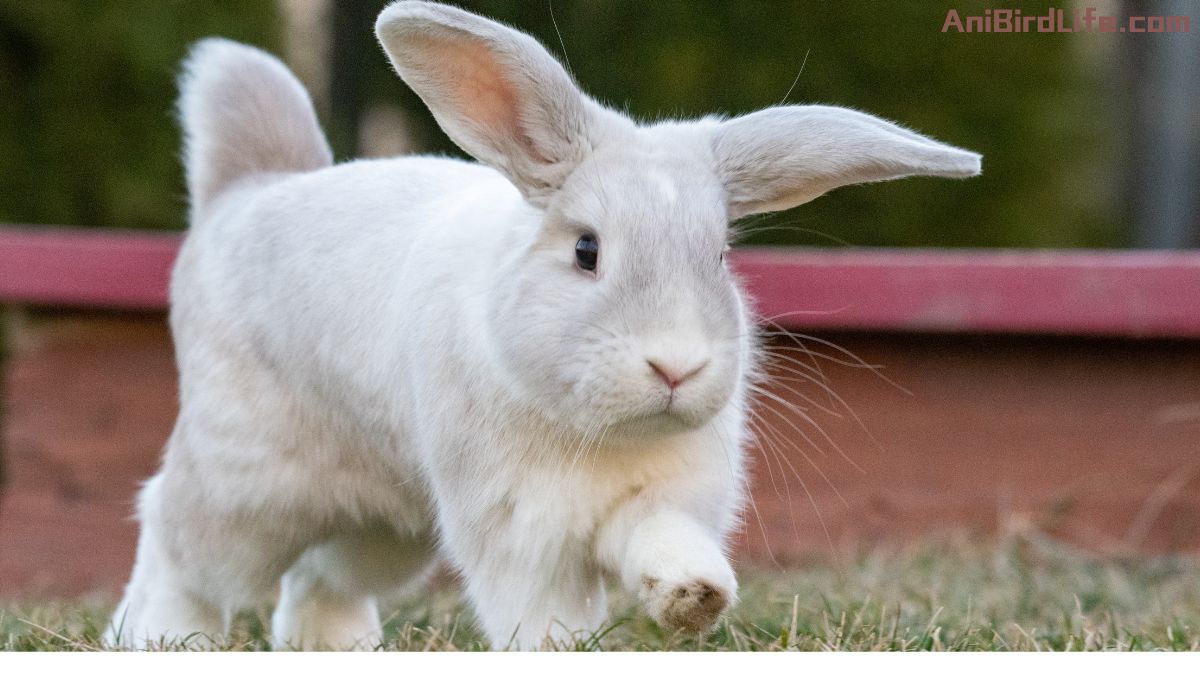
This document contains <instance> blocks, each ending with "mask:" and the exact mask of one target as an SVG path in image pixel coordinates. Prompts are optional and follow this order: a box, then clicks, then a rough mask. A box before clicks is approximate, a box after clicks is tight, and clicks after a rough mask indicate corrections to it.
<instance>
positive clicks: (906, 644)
mask: <svg viewBox="0 0 1200 675" xmlns="http://www.w3.org/2000/svg"><path fill="white" fill-rule="evenodd" d="M741 583H742V592H741V602H740V604H739V605H738V606H737V607H736V608H735V609H734V610H733V611H732V612H730V613H729V615H728V617H727V618H726V619H725V620H723V621H722V622H721V624H720V626H719V628H718V630H717V631H716V632H715V633H713V634H712V635H710V636H708V637H705V638H703V639H697V638H693V637H687V636H682V635H671V634H667V633H664V632H663V631H661V630H659V629H658V628H657V627H656V626H655V625H654V624H653V623H652V622H651V621H650V620H649V619H647V618H646V617H645V616H644V615H642V614H640V613H638V612H636V611H634V609H633V607H632V605H631V603H630V602H629V601H628V599H626V598H623V597H621V596H617V597H615V598H614V601H613V613H612V617H613V623H612V624H611V625H610V626H608V627H606V628H605V630H603V631H601V633H599V634H597V635H593V636H587V637H584V638H581V639H579V640H578V641H577V642H575V643H572V644H565V645H562V646H561V648H563V649H570V650H664V649H669V650H720V651H726V650H772V651H775V650H894V651H913V650H968V651H1009V650H1071V651H1076V650H1200V560H1198V559H1197V558H1195V557H1161V558H1156V559H1150V560H1112V559H1108V560H1102V559H1096V558H1093V557H1091V556H1089V555H1087V554H1085V553H1082V552H1078V551H1074V550H1071V549H1069V548H1066V547H1063V546H1061V545H1059V544H1056V543H1053V542H1051V541H1049V540H1044V539H1033V538H1014V539H1010V540H1008V541H1002V542H992V543H986V544H984V543H980V542H978V541H969V540H967V539H965V538H956V537H946V538H941V539H938V540H936V541H926V542H924V543H921V544H919V545H911V546H907V547H903V548H891V549H887V550H884V549H878V550H874V551H871V552H869V553H865V554H863V555H859V556H856V557H853V558H851V559H849V560H845V561H842V562H840V563H838V564H834V563H831V562H829V561H824V562H811V563H808V564H801V565H797V566H794V567H790V568H788V569H780V568H759V569H744V570H742V572H741ZM110 608H111V604H110V603H108V602H105V601H100V600H84V601H77V602H61V601H51V602H40V603H24V604H22V603H7V604H0V649H4V650H93V649H99V648H100V642H99V635H100V631H101V627H102V626H103V624H104V622H105V621H106V620H107V616H108V612H109V611H110ZM264 615H265V610H264ZM264 615H259V614H255V613H246V614H244V615H242V616H240V617H239V618H238V620H237V622H236V625H235V628H234V631H233V634H232V635H231V636H230V637H229V638H228V639H223V640H222V641H221V643H220V645H219V646H220V648H222V649H230V650H265V649H270V645H269V644H268V642H267V640H266V639H265V638H264V630H263V620H262V617H263V616H264ZM385 632H386V638H387V639H386V643H385V644H384V645H383V648H385V649H389V650H479V649H484V648H486V644H484V643H483V641H482V638H481V637H480V634H479V632H478V631H477V630H476V629H475V628H474V626H473V625H472V620H471V612H470V610H469V609H468V608H467V607H466V606H465V605H464V604H462V602H461V601H460V599H459V596H458V593H457V590H456V589H455V588H453V587H452V584H451V585H447V587H446V588H443V589H441V590H438V591H436V592H433V593H431V594H429V595H427V596H425V597H423V598H421V599H420V600H418V601H413V602H410V603H408V604H403V605H400V606H398V607H396V608H395V610H394V611H390V612H389V613H388V615H387V621H386V627H385ZM164 648H169V649H204V648H211V643H210V642H208V640H207V639H206V638H202V637H198V638H193V639H191V640H188V641H186V642H185V643H183V644H173V645H164Z"/></svg>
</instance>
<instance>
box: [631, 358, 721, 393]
mask: <svg viewBox="0 0 1200 675" xmlns="http://www.w3.org/2000/svg"><path fill="white" fill-rule="evenodd" d="M646 363H648V364H650V369H651V370H653V371H654V374H656V375H658V377H659V379H661V380H662V381H663V382H665V383H666V384H667V386H668V387H670V388H671V390H672V391H674V390H675V389H678V388H679V385H681V384H683V383H684V382H685V381H687V380H689V379H691V378H692V377H694V376H695V375H696V374H697V373H699V372H700V371H702V370H704V368H705V366H707V365H708V359H705V360H704V361H703V362H701V363H699V364H680V363H667V362H666V361H662V360H654V359H646Z"/></svg>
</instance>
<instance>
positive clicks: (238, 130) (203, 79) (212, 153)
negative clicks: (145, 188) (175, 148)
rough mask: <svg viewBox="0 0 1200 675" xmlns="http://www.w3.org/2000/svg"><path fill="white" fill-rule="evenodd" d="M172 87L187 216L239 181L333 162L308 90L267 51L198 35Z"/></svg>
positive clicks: (193, 215) (201, 208)
mask: <svg viewBox="0 0 1200 675" xmlns="http://www.w3.org/2000/svg"><path fill="white" fill-rule="evenodd" d="M179 88H180V96H179V116H180V121H181V124H182V126H183V145H184V149H183V157H184V160H183V163H184V173H185V175H186V178H187V188H188V196H189V202H190V204H191V209H192V222H197V220H198V218H199V215H200V214H201V213H202V212H203V211H204V209H205V208H206V207H207V205H208V204H209V203H210V202H211V201H212V200H213V199H214V198H215V197H216V196H217V195H219V194H220V193H221V192H222V191H223V190H225V189H226V188H228V187H229V186H230V185H231V184H233V183H235V182H237V181H238V180H240V179H243V178H246V177H249V176H252V175H255V174H265V173H295V172H302V171H312V170H314V169H320V168H322V167H326V166H329V165H330V164H332V163H333V153H332V152H331V151H330V149H329V143H328V142H327V141H326V140H325V135H324V134H323V133H322V132H321V127H320V125H319V124H318V123H317V115H316V111H314V110H313V104H312V99H310V98H309V96H308V92H307V91H305V89H304V86H303V85H302V84H300V81H299V80H297V79H296V76H295V75H293V74H292V73H291V71H290V70H288V68H287V66H285V65H283V63H281V62H280V61H279V60H278V59H276V58H275V57H273V56H271V55H269V54H267V53H266V52H263V51H261V50H259V49H255V48H254V47H249V46H246V45H243V44H239V43H237V42H232V41H229V40H224V39H220V38H208V39H206V40H201V41H200V42H197V43H196V44H195V45H194V46H193V47H192V50H191V53H190V54H189V55H188V58H187V60H186V61H185V62H184V66H183V74H182V76H181V77H180V81H179Z"/></svg>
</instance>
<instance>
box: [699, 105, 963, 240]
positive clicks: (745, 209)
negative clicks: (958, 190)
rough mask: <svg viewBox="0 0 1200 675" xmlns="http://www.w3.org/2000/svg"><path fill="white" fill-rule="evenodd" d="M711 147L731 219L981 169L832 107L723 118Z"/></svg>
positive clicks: (950, 150) (921, 139)
mask: <svg viewBox="0 0 1200 675" xmlns="http://www.w3.org/2000/svg"><path fill="white" fill-rule="evenodd" d="M713 150H714V154H715V156H716V162H717V172H718V176H719V177H720V178H721V180H722V181H723V182H724V184H725V189H726V192H727V193H728V198H729V211H730V218H731V219H737V218H740V217H742V216H747V215H750V214H752V213H762V212H766V211H780V210H782V209H787V208H791V207H793V206H798V205H800V204H803V203H805V202H808V201H811V200H813V199H816V198H817V197H819V196H821V195H822V194H824V193H826V192H828V191H830V190H832V189H834V188H837V187H841V186H843V185H850V184H852V183H869V182H874V181H883V180H892V179H893V178H903V177H905V176H946V177H950V178H966V177H969V176H975V175H978V174H979V172H980V156H979V155H977V154H975V153H973V152H968V151H966V150H961V149H959V148H955V147H953V146H950V145H945V144H944V143H939V142H937V141H935V140H933V139H930V138H926V137H925V136H922V135H920V134H917V133H914V132H912V131H909V130H907V129H904V128H903V127H900V126H897V125H895V124H892V123H891V122H887V121H885V120H882V119H879V118H878V117H873V116H871V115H867V114H864V113H860V112H858V111H855V110H850V109H847V108H838V107H833V106H817V105H813V106H782V107H775V108H768V109H766V110H761V111H759V112H756V113H752V114H749V115H746V116H744V117H738V118H736V119H733V120H729V121H727V122H723V123H721V124H720V125H718V126H717V128H716V131H715V136H714V137H713Z"/></svg>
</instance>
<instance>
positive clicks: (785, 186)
mask: <svg viewBox="0 0 1200 675" xmlns="http://www.w3.org/2000/svg"><path fill="white" fill-rule="evenodd" d="M376 32H377V35H378V37H379V40H380V42H381V43H382V45H383V47H384V49H385V51H386V52H387V53H388V55H389V57H390V59H391V61H392V64H393V66H394V67H395V69H396V71H397V72H398V73H399V75H400V77H401V78H403V79H404V81H405V82H406V83H408V85H409V86H411V87H412V88H413V90H415V91H416V93H417V94H418V95H419V96H420V97H421V98H422V100H423V101H424V102H425V103H426V104H427V105H428V107H429V109H430V110H431V111H432V113H433V115H434V117H435V118H436V119H437V121H438V123H439V124H440V125H441V127H442V129H443V130H445V132H446V133H447V134H448V135H449V136H450V138H451V139H452V140H454V142H455V143H457V144H458V145H459V146H460V147H461V148H462V149H463V150H465V151H466V152H467V153H469V154H470V155H472V156H473V157H475V158H476V159H478V160H479V161H480V162H482V163H484V164H486V165H489V166H491V167H492V168H494V169H496V170H497V171H499V172H500V173H501V174H503V175H504V176H505V177H507V178H508V180H509V181H511V182H512V184H513V185H514V186H515V187H516V188H517V189H518V190H519V191H520V193H521V195H522V196H523V197H524V200H525V202H526V203H527V206H528V209H527V213H528V217H527V218H522V219H520V222H515V223H514V222H497V223H496V227H498V228H506V229H507V230H510V231H511V236H510V237H507V238H506V241H509V242H510V243H511V245H512V250H511V251H504V252H497V253H498V255H497V260H498V261H499V262H497V263H496V264H495V284H494V285H493V287H492V288H491V290H490V292H491V294H492V296H491V297H490V298H489V299H488V302H489V308H490V309H489V312H490V323H491V325H489V326H487V327H486V333H487V337H486V339H488V340H490V341H491V343H492V344H491V348H492V349H493V352H494V354H495V356H496V357H497V359H498V360H499V361H500V362H501V363H502V364H503V368H504V370H505V372H506V374H508V375H509V376H510V378H509V379H510V380H511V387H512V389H513V393H514V396H517V397H518V398H519V399H520V400H521V401H522V402H524V403H528V404H530V405H531V406H533V407H535V408H536V409H538V410H544V411H549V412H550V413H551V414H552V415H553V417H554V418H555V419H558V420H566V421H569V423H570V424H571V425H572V426H574V427H575V428H576V429H579V430H581V431H588V432H593V433H594V432H596V431H598V430H599V429H602V428H603V429H605V430H611V429H617V430H618V432H617V433H618V435H619V433H620V431H619V430H621V429H625V430H632V431H636V432H637V433H639V434H645V433H647V432H653V431H664V432H670V431H678V430H682V429H687V428H691V427H695V426H697V425H700V424H703V423H704V422H706V421H707V420H709V419H710V418H711V417H712V416H713V415H714V414H716V413H717V412H718V411H720V410H721V409H722V407H724V406H725V405H727V404H728V402H729V401H730V400H731V397H734V396H735V395H737V394H739V392H740V391H741V390H742V383H743V382H744V381H745V378H746V376H747V375H748V373H749V371H750V369H751V367H752V363H753V358H752V349H753V332H754V331H753V321H752V318H751V315H750V311H749V309H748V306H747V301H746V299H745V298H744V297H743V296H742V293H741V291H740V290H739V287H738V284H737V280H736V278H735V277H734V275H733V274H732V273H731V271H730V270H729V268H728V266H727V263H726V260H725V251H726V249H727V241H728V231H729V223H730V222H731V221H732V220H735V219H737V218H740V217H742V216H746V215H749V214H753V213H760V212H766V211H774V210H780V209H786V208H789V207H792V206H796V205H798V204H802V203H804V202H806V201H809V200H811V199H814V198H816V197H817V196H819V195H821V194H822V193H824V192H826V191H828V190H831V189H833V188H836V187H839V186H842V185H847V184H851V183H859V182H867V181H880V180H888V179H893V178H899V177H903V176H909V175H938V176H951V177H966V176H971V175H975V174H977V173H978V172H979V167H980V158H979V156H978V155H976V154H974V153H970V152H967V151H964V150H960V149H957V148H954V147H951V146H948V145H944V144H941V143H938V142H936V141H933V140H931V139H929V138H926V137H924V136H921V135H919V134H916V133H913V132H911V131H908V130H906V129H903V128H901V127H899V126H896V125H894V124H891V123H889V122H886V121H883V120H880V119H878V118H875V117H872V116H870V115H866V114H863V113H859V112H855V111H852V110H847V109H844V108H836V107H829V106H784V107H775V108H770V109H767V110H763V111H760V112H757V113H754V114H751V115H747V116H744V117H739V118H735V119H731V120H721V119H718V118H705V119H702V120H697V121H691V122H677V121H670V122H662V123H655V124H639V123H636V122H634V121H633V120H631V119H629V118H628V117H626V116H624V115H622V114H620V113H617V112H615V111H613V110H610V109H608V108H606V107H604V106H602V105H600V104H598V103H597V102H595V101H593V100H592V99H590V98H589V97H588V96H587V95H585V94H583V93H582V92H581V91H580V90H579V88H578V87H577V86H576V85H575V83H574V82H573V80H572V78H571V76H570V75H568V73H567V72H566V71H565V70H564V69H563V67H562V66H561V65H560V64H559V63H558V62H557V61H556V60H555V59H554V58H553V57H552V56H551V55H550V54H549V53H548V52H547V51H546V50H545V48H543V47H542V45H541V44H539V43H538V42H537V41H536V40H535V39H533V38H532V37H530V36H528V35H526V34H524V33H521V32H519V31H516V30H513V29H511V28H508V27H506V26H503V25H500V24H498V23H495V22H493V21H490V20H487V19H484V18H481V17H479V16H476V15H473V14H470V13H468V12H465V11H462V10H459V9H456V8H454V7H449V6H446V5H441V4H436V3H429V2H418V1H415V0H402V1H401V2H396V3H394V4H392V5H390V6H389V7H387V8H386V9H385V10H384V11H383V12H382V13H381V14H380V16H379V19H378V21H377V23H376ZM500 220H503V219H500Z"/></svg>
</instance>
